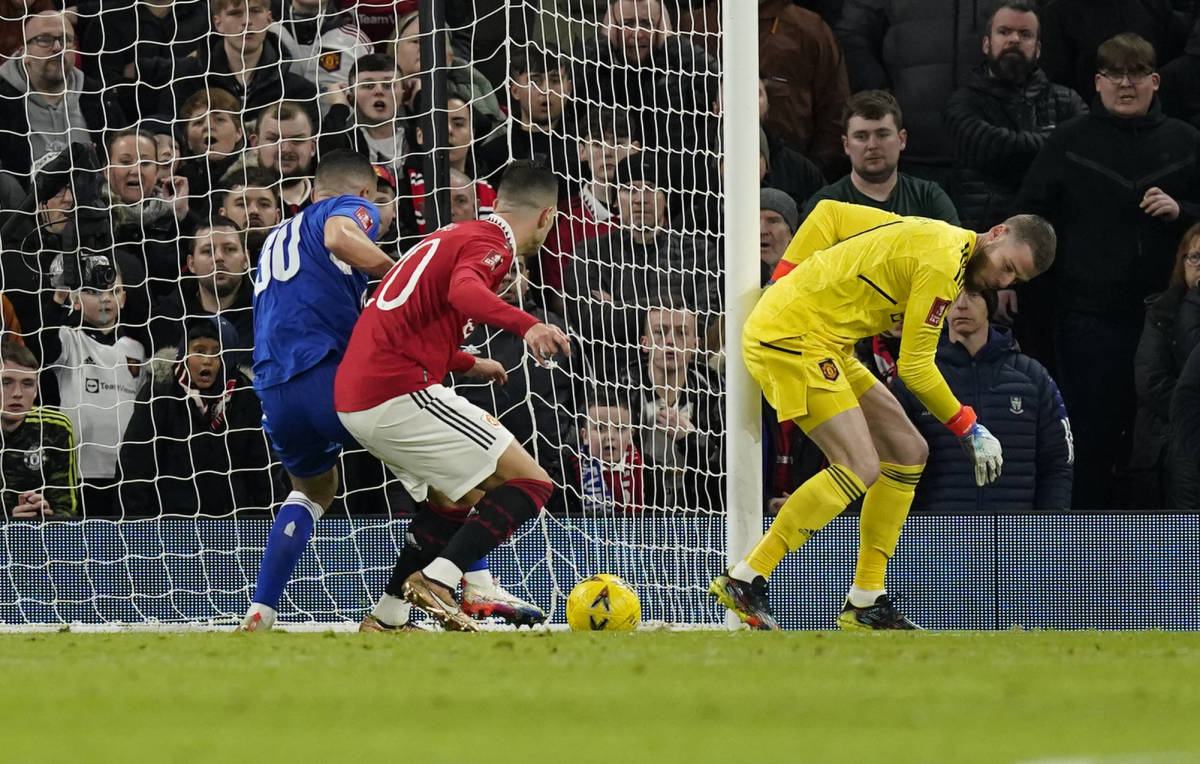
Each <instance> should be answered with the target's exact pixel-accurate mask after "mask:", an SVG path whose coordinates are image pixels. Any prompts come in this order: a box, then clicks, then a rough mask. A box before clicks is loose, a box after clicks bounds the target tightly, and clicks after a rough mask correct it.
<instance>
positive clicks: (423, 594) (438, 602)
mask: <svg viewBox="0 0 1200 764" xmlns="http://www.w3.org/2000/svg"><path fill="white" fill-rule="evenodd" d="M402 591H403V593H404V599H406V600H408V601H409V602H411V603H412V604H414V605H416V606H417V607H419V608H421V609H422V610H424V611H425V612H426V613H427V614H428V615H429V617H430V618H432V619H433V620H435V621H437V622H438V623H440V624H441V625H442V628H443V629H445V630H446V631H479V627H478V626H476V625H475V622H474V621H472V620H471V617H470V616H469V615H467V614H466V613H464V612H463V611H462V608H460V607H459V606H458V600H457V599H456V598H455V596H454V590H453V589H451V588H450V587H448V586H444V585H442V584H440V583H438V582H437V581H434V580H433V579H432V578H428V577H427V576H426V575H425V574H424V573H422V572H421V571H419V570H418V571H417V572H416V573H413V574H412V575H411V576H409V577H408V578H406V579H404V587H403V589H402Z"/></svg>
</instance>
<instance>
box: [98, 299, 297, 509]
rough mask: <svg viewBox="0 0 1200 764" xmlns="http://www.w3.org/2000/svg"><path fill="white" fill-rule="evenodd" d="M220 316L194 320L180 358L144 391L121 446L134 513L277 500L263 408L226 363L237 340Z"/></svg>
mask: <svg viewBox="0 0 1200 764" xmlns="http://www.w3.org/2000/svg"><path fill="white" fill-rule="evenodd" d="M235 334H236V332H235V331H234V330H233V327H231V326H230V325H229V323H228V322H226V321H224V320H223V319H220V318H201V319H196V320H193V321H192V322H191V323H190V324H189V326H188V330H187V335H186V339H185V340H184V341H183V342H182V343H181V344H180V347H179V353H178V356H177V358H176V359H175V360H174V361H173V363H170V364H162V365H160V368H159V369H157V370H156V372H155V375H154V378H153V379H152V380H149V381H148V382H147V383H146V385H145V386H144V387H143V388H142V390H141V392H140V393H139V395H138V399H137V405H136V408H135V410H134V414H133V418H132V419H131V420H130V422H129V427H128V428H127V429H126V431H125V436H124V440H123V444H122V446H121V460H120V465H121V504H122V507H123V508H124V510H125V513H126V515H157V514H179V515H196V514H203V515H218V516H219V515H229V514H231V513H233V512H234V511H237V510H247V509H266V508H268V507H270V506H271V504H272V503H273V502H274V496H273V491H272V486H273V482H272V480H271V479H270V478H269V477H268V476H267V475H266V474H265V473H266V472H267V470H268V469H269V468H270V466H271V457H270V452H269V451H268V449H267V441H266V437H265V435H264V433H263V430H262V408H261V407H260V406H259V403H258V397H257V396H256V395H255V394H254V390H253V389H252V388H251V385H250V381H249V380H248V379H246V378H245V377H244V376H242V375H241V373H240V372H238V371H237V370H236V369H233V368H231V367H229V366H227V365H226V363H225V362H224V359H223V357H222V352H221V351H222V347H228V346H231V345H235V344H237V341H236V340H235V339H234V338H233V335H235Z"/></svg>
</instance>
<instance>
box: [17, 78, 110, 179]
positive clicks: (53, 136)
mask: <svg viewBox="0 0 1200 764" xmlns="http://www.w3.org/2000/svg"><path fill="white" fill-rule="evenodd" d="M66 78H67V92H66V97H65V98H63V99H62V100H61V101H59V102H58V103H57V104H54V105H51V104H49V103H47V102H46V101H45V99H43V98H42V96H40V95H38V94H36V93H32V94H29V95H27V96H26V98H25V100H24V102H23V103H22V104H20V105H17V106H12V107H10V108H24V109H25V116H26V119H28V121H29V148H30V157H29V159H30V166H37V161H38V160H39V159H41V158H42V157H44V156H45V155H47V154H57V153H58V152H60V151H62V150H63V149H65V148H66V147H67V146H68V145H69V144H70V143H71V142H72V141H83V142H87V141H90V140H91V136H90V135H88V129H87V121H86V120H84V118H83V110H82V109H80V108H79V96H80V91H81V90H82V89H83V73H82V72H80V71H79V70H78V69H76V68H74V67H71V68H70V69H68V70H67V71H66ZM0 79H3V80H4V81H5V82H7V83H9V84H10V85H12V86H13V87H14V88H16V90H17V92H19V93H28V92H29V75H28V74H27V73H26V72H25V65H24V62H22V61H21V59H19V58H10V59H9V60H8V61H6V62H5V63H4V65H3V66H0Z"/></svg>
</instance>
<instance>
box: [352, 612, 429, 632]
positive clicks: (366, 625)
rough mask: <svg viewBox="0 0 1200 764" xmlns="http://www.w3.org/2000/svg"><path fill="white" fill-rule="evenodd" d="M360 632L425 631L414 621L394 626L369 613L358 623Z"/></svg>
mask: <svg viewBox="0 0 1200 764" xmlns="http://www.w3.org/2000/svg"><path fill="white" fill-rule="evenodd" d="M358 630H359V631H372V632H374V631H425V630H424V629H422V628H421V627H420V626H418V625H416V624H415V623H413V622H412V621H405V622H404V623H402V624H400V625H398V626H392V625H391V624H390V623H384V622H383V621H381V620H379V619H378V618H376V617H375V616H373V615H371V614H370V613H367V614H366V615H364V616H363V619H362V620H361V621H359V622H358Z"/></svg>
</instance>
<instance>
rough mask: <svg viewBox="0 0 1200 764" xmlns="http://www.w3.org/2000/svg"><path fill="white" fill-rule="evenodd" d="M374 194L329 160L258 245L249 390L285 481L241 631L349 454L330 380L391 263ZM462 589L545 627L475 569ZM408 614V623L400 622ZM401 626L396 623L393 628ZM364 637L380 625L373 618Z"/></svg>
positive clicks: (256, 621) (283, 570) (306, 534)
mask: <svg viewBox="0 0 1200 764" xmlns="http://www.w3.org/2000/svg"><path fill="white" fill-rule="evenodd" d="M375 186H376V174H375V170H374V168H373V167H372V166H371V164H370V162H368V161H367V159H366V158H365V157H363V156H361V155H360V154H357V153H354V152H352V151H344V150H339V151H334V152H332V153H330V154H328V155H326V156H325V157H323V158H322V159H321V161H320V163H319V164H318V166H317V173H316V178H315V179H314V185H313V200H314V203H313V204H312V205H311V206H309V207H308V208H306V209H304V210H303V211H301V212H300V213H298V214H297V215H296V216H295V217H293V218H290V219H289V220H286V221H284V222H283V223H281V224H280V225H278V226H276V227H275V229H274V230H272V231H271V233H270V234H269V235H268V236H267V239H266V241H265V242H264V243H263V249H262V253H261V255H260V256H259V262H258V272H257V276H256V278H255V280H254V337H255V346H254V390H255V392H257V393H258V397H259V399H260V400H261V401H262V409H263V428H264V429H265V430H266V433H267V437H268V438H269V439H270V441H271V445H272V446H273V447H274V449H275V452H276V453H277V454H278V455H279V458H280V460H281V461H282V462H283V466H284V468H285V469H286V470H287V472H288V476H289V477H290V478H291V482H292V492H291V493H290V494H288V496H287V498H286V499H285V500H284V503H283V506H281V507H280V509H279V511H278V513H276V515H275V522H274V523H273V524H272V526H271V532H270V535H269V536H268V538H267V548H266V552H265V553H264V555H263V560H262V564H261V566H260V568H259V573H258V581H257V584H256V586H255V590H254V598H253V601H252V604H251V606H250V609H249V610H248V611H247V613H246V616H245V618H244V619H243V620H242V623H241V626H240V627H239V628H240V630H243V631H265V630H268V629H270V628H271V627H272V626H273V625H274V622H275V616H276V609H277V608H278V606H279V600H280V598H281V597H282V596H283V589H284V587H285V586H286V585H287V582H288V579H289V578H290V577H291V575H292V571H293V570H294V569H295V567H296V563H297V562H299V560H300V557H301V555H303V553H304V549H305V547H306V546H307V545H308V541H309V539H310V538H311V537H312V532H313V525H314V523H315V522H316V521H317V520H318V519H320V517H321V516H322V515H323V514H324V513H325V510H327V509H328V508H329V505H330V504H331V503H332V502H333V499H334V496H335V494H336V493H337V485H338V472H337V459H338V455H339V454H340V453H341V450H342V448H343V446H344V445H348V446H351V447H353V446H356V445H357V444H356V443H355V441H354V439H353V437H351V436H350V434H349V433H347V432H346V430H345V428H344V427H343V426H342V424H341V421H340V420H339V419H338V416H337V412H336V411H335V409H334V404H333V380H334V376H335V374H336V372H337V367H338V364H339V363H340V362H341V360H342V356H343V355H344V354H345V351H346V346H347V345H348V344H349V342H350V334H351V332H352V331H353V329H354V324H355V322H356V321H357V320H358V315H359V310H360V307H361V305H362V303H363V298H364V292H365V291H366V288H367V283H368V280H369V277H370V276H374V277H380V276H383V275H384V274H386V273H387V272H388V270H389V269H390V268H391V267H392V264H393V262H392V260H391V258H389V257H388V256H387V255H386V254H385V253H384V252H383V250H381V249H380V248H379V247H377V246H376V245H375V238H376V237H377V236H378V235H379V223H380V218H379V210H378V208H376V206H375V205H374V204H373V203H371V202H370V201H367V199H366V197H367V196H369V195H370V194H372V193H373V192H374V190H375ZM465 580H466V581H467V582H468V583H469V584H471V585H474V586H477V587H479V589H480V590H481V596H480V600H481V601H483V602H484V603H485V604H486V605H487V606H488V607H487V608H486V612H481V613H480V614H479V615H480V616H483V615H492V614H494V615H498V616H500V617H503V618H506V619H507V620H510V621H513V622H514V623H535V622H540V621H542V620H545V614H544V613H543V612H542V611H541V610H540V609H539V608H537V607H536V606H533V605H531V604H529V603H526V602H523V601H521V600H519V599H518V598H516V597H513V596H512V595H511V594H509V593H508V592H506V591H504V589H503V588H502V587H500V586H499V585H497V584H495V582H494V581H493V579H492V577H491V573H490V572H489V571H488V569H487V561H486V560H480V561H479V563H477V564H476V565H475V566H473V567H472V568H471V570H470V571H468V572H467V574H466V576H465ZM407 615H408V614H407V613H404V614H403V616H405V618H404V622H407ZM396 622H397V623H400V622H401V621H399V620H398V621H396ZM360 628H362V629H363V630H364V631H381V630H383V629H384V628H385V626H384V624H382V623H379V622H377V621H376V620H375V619H374V618H373V617H372V616H370V615H368V616H367V617H366V618H365V619H364V621H363V624H362V625H361V627H360Z"/></svg>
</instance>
